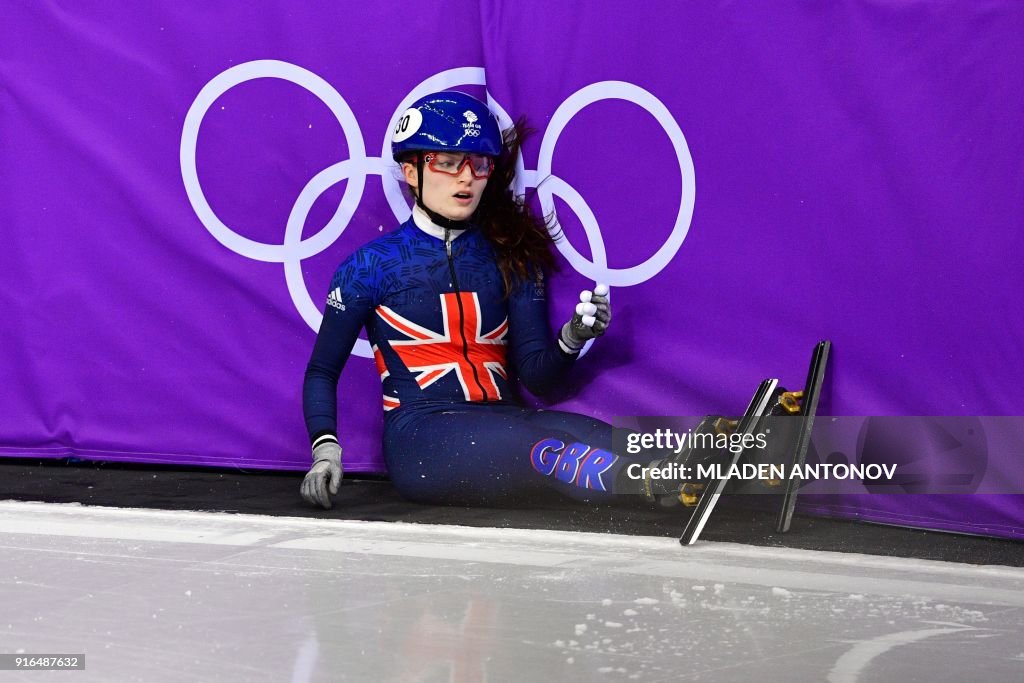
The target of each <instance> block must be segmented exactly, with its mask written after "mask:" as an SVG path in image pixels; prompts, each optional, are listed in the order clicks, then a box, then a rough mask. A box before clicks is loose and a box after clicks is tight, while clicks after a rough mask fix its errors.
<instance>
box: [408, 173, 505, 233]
mask: <svg viewBox="0 0 1024 683" xmlns="http://www.w3.org/2000/svg"><path fill="white" fill-rule="evenodd" d="M402 172H403V173H404V174H405V182H407V183H409V185H410V186H411V187H412V188H413V189H415V188H416V187H417V178H416V164H410V163H405V164H402ZM486 186H487V178H476V177H474V176H473V172H472V170H471V169H470V165H469V164H468V163H467V164H464V165H463V166H462V169H461V170H459V172H458V174H457V175H449V174H448V173H439V172H438V171H435V170H433V169H431V168H430V165H429V164H424V165H423V203H424V204H426V205H427V206H428V207H430V209H431V210H433V211H436V212H437V213H439V214H441V215H442V216H444V217H445V218H448V219H450V220H453V221H464V220H467V219H469V217H470V216H472V215H473V212H474V211H476V207H477V206H479V205H480V197H481V195H482V194H483V192H484V188H485V187H486Z"/></svg>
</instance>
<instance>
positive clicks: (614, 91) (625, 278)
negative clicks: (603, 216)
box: [180, 59, 696, 358]
mask: <svg viewBox="0 0 1024 683" xmlns="http://www.w3.org/2000/svg"><path fill="white" fill-rule="evenodd" d="M258 78H278V79H281V80H285V81H289V82H291V83H295V84H296V85H298V86H300V87H302V88H305V89H306V90H308V91H309V92H310V93H312V94H313V95H315V96H316V97H317V98H318V99H319V100H320V101H321V102H323V103H324V104H325V105H327V107H328V108H329V109H330V110H331V113H332V114H334V117H335V118H336V119H337V120H338V123H339V124H340V125H341V129H342V132H343V133H344V135H345V141H346V143H347V145H348V149H349V151H350V154H351V158H350V159H348V160H345V161H340V162H338V163H336V164H333V165H331V166H329V167H327V168H325V169H324V170H322V171H320V172H319V173H317V174H316V175H315V176H314V177H313V178H312V179H311V180H310V181H309V182H308V183H307V184H306V186H305V187H303V188H302V191H301V192H300V193H299V196H298V197H297V198H296V200H295V204H294V206H293V207H292V210H291V212H290V213H289V215H288V221H287V224H286V225H285V231H284V241H283V242H282V243H281V244H267V243H264V242H257V241H255V240H251V239H249V238H246V237H243V236H242V235H240V234H238V233H237V232H235V231H233V230H232V229H231V228H229V227H228V226H226V225H225V224H224V223H223V222H222V221H221V220H220V218H218V217H217V215H216V214H215V213H214V211H213V209H212V207H211V206H210V204H209V202H208V201H207V200H206V196H205V195H204V194H203V190H202V186H201V184H200V182H199V174H198V171H197V168H196V148H197V145H198V140H199V128H200V126H201V125H202V122H203V118H204V117H205V116H206V112H207V111H208V110H209V109H210V107H211V106H212V105H213V103H214V101H216V100H217V98H219V97H220V96H221V95H223V94H224V93H226V92H227V91H228V90H230V89H231V88H233V87H235V86H237V85H240V84H242V83H245V82H246V81H250V80H255V79H258ZM459 85H478V86H486V78H485V72H484V69H483V68H481V67H460V68H455V69H449V70H447V71H442V72H440V73H438V74H435V75H433V76H431V77H430V78H427V79H425V80H424V81H423V82H421V83H420V84H418V85H417V86H416V87H415V88H413V89H412V91H411V92H410V93H409V94H408V95H407V96H406V97H405V98H404V99H403V100H402V101H401V102H400V103H399V105H398V107H396V108H395V113H394V114H393V115H392V117H391V120H390V121H389V122H388V125H387V126H386V127H385V129H384V130H385V135H384V143H383V145H382V146H381V155H380V157H368V156H366V152H365V148H364V145H363V138H362V131H361V130H360V128H359V123H358V122H357V121H356V119H355V115H354V114H353V113H352V109H351V108H350V107H349V105H348V103H347V102H346V101H345V99H344V98H343V97H342V96H341V94H340V93H338V91H337V90H335V89H334V88H333V87H332V86H331V85H330V84H329V83H328V82H327V81H325V80H324V79H323V78H321V77H320V76H318V75H316V74H315V73H313V72H312V71H309V70H307V69H304V68H302V67H300V66H297V65H295V64H291V63H289V62H283V61H278V60H272V59H263V60H256V61H252V62H245V63H243V64H239V65H237V66H233V67H231V68H229V69H227V70H225V71H223V72H221V73H220V74H218V75H217V76H215V77H214V78H213V79H212V80H211V81H210V82H209V83H207V84H206V85H205V86H203V88H202V89H201V90H200V91H199V94H198V95H196V99H195V101H193V102H192V105H191V106H190V107H189V110H188V114H187V115H186V116H185V123H184V126H183V128H182V132H181V149H180V163H181V177H182V181H183V182H184V185H185V192H186V194H187V195H188V199H189V202H190V203H191V205H192V209H193V211H195V213H196V216H197V217H198V218H199V220H200V222H201V223H202V224H203V225H204V226H205V227H206V229H207V230H208V231H209V232H210V234H211V235H213V237H214V238H215V239H216V240H217V241H218V242H220V243H221V244H222V245H224V246H225V247H227V248H228V249H230V250H231V251H233V252H235V253H237V254H239V255H241V256H245V257H248V258H251V259H253V260H256V261H265V262H271V263H281V264H282V265H283V267H284V274H285V283H286V285H287V287H288V293H289V295H290V296H291V298H292V302H293V303H294V304H295V308H296V310H297V311H298V312H299V315H300V316H302V319H303V320H305V322H306V324H308V325H309V326H310V328H312V329H313V330H314V331H316V330H318V329H319V328H320V323H321V322H322V321H323V314H322V312H321V310H320V307H319V306H317V304H316V303H314V301H313V299H312V298H311V297H310V294H309V288H308V287H307V286H306V283H305V280H304V278H303V274H302V261H304V260H305V259H308V258H310V257H312V256H316V255H317V254H319V253H321V252H323V251H324V250H325V249H328V248H329V247H330V246H331V245H333V244H334V243H335V242H336V241H337V239H338V238H339V237H341V234H342V232H344V231H345V228H346V227H348V224H349V221H350V220H351V219H352V216H353V215H354V214H355V211H356V209H357V208H358V206H359V201H360V199H361V198H362V194H363V189H364V187H365V184H366V176H368V175H379V176H380V177H381V185H382V188H383V190H384V196H385V198H386V199H387V202H388V206H389V207H390V208H391V212H392V213H393V214H394V216H395V218H396V219H397V220H398V221H400V222H404V221H405V220H407V219H408V218H409V216H410V215H411V212H412V211H411V208H410V207H409V205H408V203H407V202H406V198H405V194H404V193H403V192H402V188H401V185H400V184H399V181H398V173H396V169H397V167H396V165H395V163H394V162H393V161H392V160H391V134H390V131H392V130H393V129H394V127H395V124H396V123H397V122H398V117H399V116H400V115H401V113H402V112H403V111H405V110H406V109H407V108H408V107H409V106H410V105H411V104H412V103H413V102H414V101H415V100H417V99H419V98H420V97H422V96H423V95H426V94H428V93H432V92H437V91H439V90H445V89H448V88H451V87H454V86H459ZM606 99H621V100H625V101H627V102H632V103H634V104H636V105H638V106H640V107H642V108H643V109H644V110H646V111H647V112H648V113H650V114H651V115H652V116H654V118H655V119H656V120H657V122H658V124H659V125H660V126H661V128H662V130H664V131H665V133H666V134H667V135H668V137H669V140H670V142H671V143H672V148H673V150H674V151H675V153H676V158H677V160H678V161H679V170H680V176H681V180H680V201H679V213H678V214H677V216H676V221H675V224H674V225H673V227H672V232H671V234H670V235H669V238H668V240H667V241H666V242H665V243H664V244H663V245H662V246H661V247H660V248H659V249H658V250H657V251H656V252H655V254H654V255H653V256H651V257H650V258H649V259H647V260H646V261H644V262H643V263H641V264H639V265H636V266H632V267H629V268H610V267H609V266H608V257H607V252H606V250H605V244H604V239H603V237H602V235H601V231H600V227H599V225H598V222H597V217H596V216H595V215H594V213H593V211H591V209H590V207H589V206H588V205H587V203H586V201H585V200H584V199H583V197H582V196H581V195H580V194H579V192H577V191H576V190H575V189H574V188H573V187H571V186H570V185H569V184H568V183H567V182H565V181H564V180H563V179H561V178H559V177H558V176H556V175H554V174H553V173H552V172H551V162H552V159H553V157H554V150H555V145H556V144H557V142H558V137H559V136H560V135H561V133H562V131H563V130H564V129H565V126H566V125H568V123H569V121H570V120H571V119H572V118H573V116H575V115H576V114H578V113H579V112H580V111H581V110H582V109H583V108H584V107H587V106H590V105H591V104H594V103H596V102H600V101H602V100H606ZM487 104H488V106H489V107H490V108H491V111H493V112H494V113H495V114H496V115H497V117H498V122H499V124H500V126H501V128H502V129H505V128H508V127H509V126H511V125H512V119H511V117H510V116H509V115H508V113H507V112H506V111H505V109H504V108H503V107H502V106H501V105H500V104H499V103H498V102H496V101H495V100H494V98H493V97H492V96H491V94H490V93H488V94H487ZM343 180H347V181H348V183H347V184H346V187H345V191H344V193H343V195H342V198H341V201H340V202H339V204H338V208H337V210H336V211H335V213H334V215H333V216H332V217H331V219H330V220H329V221H328V222H327V225H325V226H324V227H323V228H321V229H320V231H319V232H317V233H315V234H313V235H311V236H309V237H306V238H303V237H302V228H303V227H304V226H305V223H306V218H307V217H308V216H309V211H310V209H311V208H312V206H313V204H314V202H315V201H316V200H317V199H318V198H319V197H320V196H321V195H322V194H323V193H324V192H325V191H327V190H328V189H329V188H331V187H333V186H334V185H336V184H337V183H339V182H342V181H343ZM527 187H536V188H537V194H538V197H539V199H540V202H541V206H542V208H543V210H544V213H545V214H549V213H550V214H552V215H554V216H555V225H554V226H553V229H554V230H556V231H557V230H559V226H558V222H557V214H556V213H555V203H554V198H555V197H556V196H557V197H559V198H561V199H562V201H564V202H565V203H566V204H567V205H568V206H569V207H570V208H571V209H572V211H573V213H575V215H576V217H577V219H578V220H579V221H580V223H581V224H582V226H583V229H584V232H585V234H586V236H587V243H588V245H589V247H590V253H591V254H592V260H588V259H587V258H586V257H585V256H583V255H582V254H581V253H580V252H579V251H578V250H577V249H576V248H575V247H573V246H572V244H570V243H569V241H568V240H567V239H562V240H559V241H558V242H556V246H557V248H558V249H559V251H560V252H561V253H562V255H563V256H564V257H565V258H566V260H567V261H568V262H569V264H570V265H571V266H572V267H573V268H574V269H575V270H576V271H577V272H578V273H580V274H581V275H583V276H584V277H586V278H588V279H591V280H593V281H594V282H595V283H597V282H603V283H606V284H608V285H610V286H618V287H628V286H632V285H636V284H640V283H642V282H646V281H647V280H649V279H651V278H652V277H654V276H655V275H657V274H658V273H660V272H661V270H662V269H663V268H664V267H665V266H666V265H668V264H669V262H670V261H671V260H672V258H673V257H674V256H675V255H676V253H678V251H679V249H680V247H681V246H682V244H683V241H684V240H685V239H686V235H687V233H688V232H689V229H690V223H691V220H692V218H693V205H694V200H695V196H696V195H695V188H696V184H695V179H694V168H693V159H692V158H691V157H690V150H689V147H688V146H687V144H686V138H685V137H684V136H683V132H682V130H681V129H680V128H679V124H678V123H677V122H676V120H675V119H674V118H673V117H672V114H671V113H670V112H669V111H668V109H667V108H666V107H665V105H664V104H662V103H661V101H660V100H658V99H657V98H656V97H655V96H654V95H653V94H651V93H650V92H648V91H646V90H644V89H643V88H640V87H638V86H636V85H633V84H632V83H626V82H624V81H601V82H599V83H592V84H591V85H588V86H585V87H583V88H581V89H580V90H578V91H576V92H575V93H573V94H572V95H570V96H569V97H568V98H567V99H566V100H565V102H563V103H562V104H561V105H560V106H559V107H558V109H557V110H555V114H554V116H552V118H551V122H550V123H549V124H548V128H547V130H545V131H544V137H543V138H542V140H541V146H540V154H539V156H538V159H537V169H536V170H528V169H526V168H525V165H524V162H523V158H522V155H520V156H519V158H518V159H516V179H515V186H514V188H513V189H514V191H515V193H516V194H517V195H520V196H521V195H523V194H524V193H525V191H526V188H527ZM591 343H593V340H591V341H589V342H587V344H586V346H585V347H584V349H583V352H582V353H581V354H580V355H583V354H585V353H586V352H587V350H589V348H590V344H591ZM353 351H354V352H355V353H356V355H359V356H362V357H364V358H372V357H373V353H372V351H371V349H370V344H369V342H367V341H366V340H365V339H360V340H358V341H357V342H356V346H355V348H354V349H353Z"/></svg>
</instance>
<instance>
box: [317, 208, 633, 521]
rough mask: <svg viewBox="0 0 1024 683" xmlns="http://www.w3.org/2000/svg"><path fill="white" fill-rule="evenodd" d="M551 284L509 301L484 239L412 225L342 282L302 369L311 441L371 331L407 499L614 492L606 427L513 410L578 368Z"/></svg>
mask: <svg viewBox="0 0 1024 683" xmlns="http://www.w3.org/2000/svg"><path fill="white" fill-rule="evenodd" d="M545 289H546V288H545V282H544V279H543V275H538V276H537V277H536V278H534V279H532V280H530V281H526V282H519V283H518V284H517V286H516V287H515V288H514V291H512V292H511V294H510V295H509V296H508V297H507V298H505V297H504V289H503V284H502V278H501V275H500V273H499V271H498V268H497V265H496V262H495V256H494V251H493V249H492V248H491V245H490V243H489V242H488V241H487V239H486V238H485V237H484V236H483V235H482V234H481V233H480V232H479V231H478V230H473V229H470V230H466V231H450V234H449V239H448V240H447V241H446V240H445V235H444V231H443V229H442V228H439V227H438V226H436V225H434V224H433V223H431V222H430V220H429V219H428V218H427V217H426V215H425V214H422V213H420V212H418V211H417V213H416V214H415V215H414V217H413V218H411V219H410V220H408V221H406V222H405V223H403V224H402V225H401V226H399V228H398V229H397V230H395V231H394V232H391V233H388V234H386V235H384V236H382V237H379V238H378V239H376V240H374V241H372V242H370V243H369V244H367V245H365V246H363V247H361V248H360V249H358V250H357V251H356V252H355V253H354V254H352V255H351V256H350V257H349V258H347V259H346V260H345V261H344V262H343V263H342V264H341V265H340V266H339V267H338V269H337V271H336V272H335V274H334V277H333V279H332V282H331V286H330V292H329V293H328V299H327V306H326V307H325V312H324V318H323V323H322V325H321V327H320V331H319V334H318V335H317V339H316V344H315V346H314V348H313V354H312V358H311V359H310V362H309V365H308V367H307V369H306V376H305V383H304V386H303V408H304V412H305V419H306V427H307V429H308V431H309V434H310V438H311V439H312V440H313V441H314V442H317V441H318V440H321V439H322V438H324V437H326V438H328V439H330V438H336V435H337V399H336V392H337V384H338V377H339V375H340V373H341V370H342V367H343V366H344V364H345V361H346V360H347V359H348V357H349V354H350V353H351V351H352V347H353V346H354V344H355V342H356V340H357V338H358V335H359V331H360V329H361V328H363V327H365V328H366V331H367V336H368V339H369V341H370V344H371V345H372V348H373V354H374V358H375V361H376V365H377V369H378V371H379V372H380V377H381V384H382V393H383V395H382V403H383V408H384V411H385V417H384V457H385V461H386V463H387V466H388V472H389V474H390V476H391V480H392V482H393V483H394V485H395V486H396V487H397V489H398V490H399V492H400V493H401V494H402V495H403V496H404V497H406V498H409V499H411V500H417V501H421V502H429V503H439V504H460V503H484V504H486V503H499V502H508V501H509V500H510V499H515V498H519V499H525V500H528V499H529V498H530V494H535V493H539V492H542V491H544V490H546V489H550V488H554V489H556V490H559V491H561V492H562V493H564V494H567V495H569V496H572V497H574V498H577V499H584V500H601V499H604V498H606V497H607V496H609V495H610V494H611V493H613V492H614V491H615V485H616V481H617V478H619V474H620V471H621V470H622V469H623V467H624V465H625V464H627V463H626V462H624V461H623V460H622V459H621V458H620V457H618V456H616V455H614V454H613V453H612V452H611V442H612V428H611V426H610V425H608V424H606V423H604V422H601V421H599V420H595V419H592V418H589V417H586V416H583V415H577V414H573V413H566V412H559V411H547V410H542V411H538V410H532V409H527V408H524V407H522V406H520V405H519V403H518V402H517V400H516V397H515V394H514V386H513V380H514V377H518V379H519V381H521V382H522V383H523V385H524V386H526V388H528V389H529V390H530V391H531V392H533V393H535V394H544V393H545V392H546V391H547V390H549V389H552V388H554V387H557V386H559V385H561V384H562V383H563V382H564V381H565V379H566V376H567V374H568V373H569V371H570V370H571V368H572V366H573V363H574V362H575V359H576V356H575V355H574V354H569V353H566V352H565V351H564V350H563V349H562V348H561V346H560V345H559V344H558V343H557V342H556V341H555V340H554V339H553V337H552V335H551V330H550V328H549V326H548V322H547V305H546V291H545Z"/></svg>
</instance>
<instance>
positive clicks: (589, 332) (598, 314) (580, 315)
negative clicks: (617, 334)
mask: <svg viewBox="0 0 1024 683" xmlns="http://www.w3.org/2000/svg"><path fill="white" fill-rule="evenodd" d="M611 320H612V307H611V301H610V300H609V297H608V285H597V286H596V287H594V291H593V292H591V291H590V290H588V289H585V290H583V291H582V292H580V302H579V303H578V304H576V312H575V314H574V315H573V316H572V320H570V321H569V322H567V323H566V324H565V325H562V332H561V334H560V335H559V343H560V344H561V345H562V348H563V349H564V350H565V351H566V352H567V353H576V352H578V351H579V350H580V349H582V348H583V345H584V344H585V343H586V342H587V340H588V339H596V338H597V337H600V336H601V335H602V334H604V333H605V331H606V330H607V329H608V323H610V322H611Z"/></svg>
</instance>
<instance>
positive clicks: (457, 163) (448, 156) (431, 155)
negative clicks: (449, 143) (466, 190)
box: [423, 152, 494, 179]
mask: <svg viewBox="0 0 1024 683" xmlns="http://www.w3.org/2000/svg"><path fill="white" fill-rule="evenodd" d="M423 161H424V163H426V165H427V166H429V167H430V170H431V171H434V172H435V173H444V174H445V175H454V176H457V175H459V174H460V173H462V169H463V168H464V167H465V166H467V165H468V166H469V172H470V173H472V174H473V177H474V178H478V179H483V178H489V177H490V176H491V173H492V172H493V171H494V159H492V158H491V157H489V156H487V155H486V154H452V153H450V152H427V153H426V154H424V155H423Z"/></svg>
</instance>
